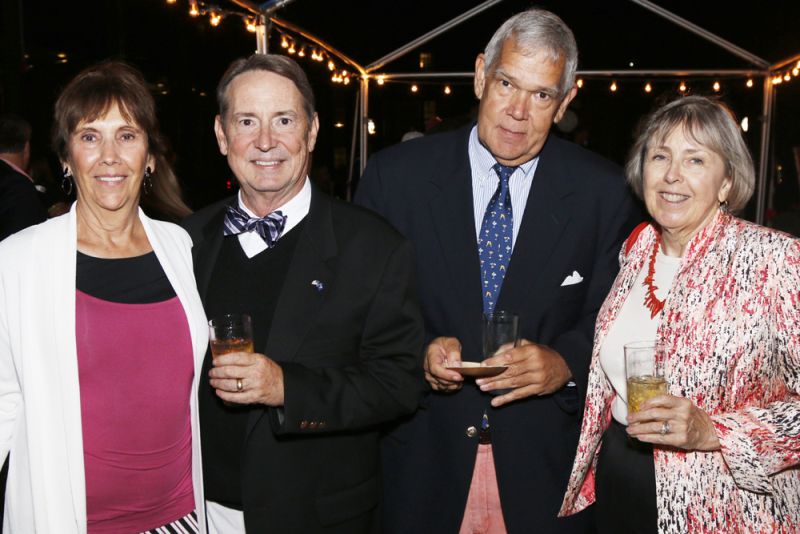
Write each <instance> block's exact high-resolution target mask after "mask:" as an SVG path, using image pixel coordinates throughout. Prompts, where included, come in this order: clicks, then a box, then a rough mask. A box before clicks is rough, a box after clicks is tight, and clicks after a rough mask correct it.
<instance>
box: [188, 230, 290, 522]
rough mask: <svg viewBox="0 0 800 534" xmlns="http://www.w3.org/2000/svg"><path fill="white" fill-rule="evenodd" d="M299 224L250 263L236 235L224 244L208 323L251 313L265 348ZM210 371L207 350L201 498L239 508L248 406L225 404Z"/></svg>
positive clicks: (259, 347) (258, 343) (256, 338)
mask: <svg viewBox="0 0 800 534" xmlns="http://www.w3.org/2000/svg"><path fill="white" fill-rule="evenodd" d="M302 226H303V222H300V224H298V225H297V226H296V227H294V228H292V230H291V231H290V232H288V233H287V234H285V235H284V236H282V237H281V238H280V240H279V241H278V243H277V244H276V245H275V246H274V247H273V248H271V249H267V250H265V251H263V252H261V253H260V254H257V255H255V256H253V257H252V258H249V259H248V257H247V256H246V255H245V253H244V251H243V250H242V247H241V245H240V244H239V240H238V238H237V237H236V236H229V237H225V238H224V239H223V240H222V249H221V250H220V253H219V256H218V258H217V262H216V264H215V265H214V270H213V273H212V275H211V283H210V284H209V287H208V295H207V297H206V313H207V314H208V318H209V319H211V318H214V317H216V316H219V315H224V314H226V313H245V314H247V315H249V316H250V318H251V319H252V321H253V343H254V346H255V350H256V352H264V350H265V348H266V346H267V336H268V335H269V329H270V325H271V324H272V316H273V313H274V312H275V303H276V302H277V300H278V296H279V295H280V291H281V288H282V286H283V281H284V279H285V277H286V273H287V272H288V270H289V264H290V263H291V260H292V255H293V253H294V249H295V246H296V245H297V242H298V238H299V235H300V233H301V232H302ZM220 231H222V229H221V228H220ZM209 369H211V351H210V350H209V351H207V352H206V357H205V361H204V362H203V371H202V374H201V375H200V391H199V405H200V417H201V424H200V437H201V442H202V446H203V479H204V482H205V495H206V499H208V500H210V501H214V502H217V503H220V504H223V505H225V506H228V507H230V508H236V509H238V510H241V509H242V489H241V456H242V448H243V445H244V438H245V430H246V428H247V418H248V415H249V413H250V408H248V407H243V406H228V405H226V404H224V403H223V402H222V400H221V399H220V398H219V397H217V395H216V393H215V392H214V389H213V388H212V387H211V385H210V384H209V378H208V371H209ZM253 409H257V408H253Z"/></svg>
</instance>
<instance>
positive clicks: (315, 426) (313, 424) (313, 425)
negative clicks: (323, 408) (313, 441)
mask: <svg viewBox="0 0 800 534" xmlns="http://www.w3.org/2000/svg"><path fill="white" fill-rule="evenodd" d="M308 428H310V429H311V430H314V429H315V428H317V422H316V421H311V422H310V423H308Z"/></svg>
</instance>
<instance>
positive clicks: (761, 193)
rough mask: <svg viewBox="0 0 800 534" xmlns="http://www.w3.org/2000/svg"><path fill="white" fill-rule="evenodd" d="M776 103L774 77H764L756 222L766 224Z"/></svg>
mask: <svg viewBox="0 0 800 534" xmlns="http://www.w3.org/2000/svg"><path fill="white" fill-rule="evenodd" d="M774 104H775V86H774V85H772V78H771V77H769V76H765V77H764V102H763V114H762V121H761V147H760V149H759V155H760V157H759V161H758V182H757V183H756V221H755V222H756V223H757V224H761V225H763V224H764V219H765V217H764V212H765V206H764V202H765V200H766V195H767V181H768V180H769V175H770V174H771V173H770V172H769V144H770V133H771V131H772V121H773V108H774Z"/></svg>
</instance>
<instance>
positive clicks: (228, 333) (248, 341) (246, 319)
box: [208, 313, 255, 356]
mask: <svg viewBox="0 0 800 534" xmlns="http://www.w3.org/2000/svg"><path fill="white" fill-rule="evenodd" d="M208 337H209V340H210V341H211V354H212V355H214V356H221V355H222V354H228V353H229V352H255V351H254V350H253V323H252V321H251V320H250V316H249V315H245V314H242V313H228V314H225V315H220V316H219V317H214V318H213V319H211V320H210V321H208Z"/></svg>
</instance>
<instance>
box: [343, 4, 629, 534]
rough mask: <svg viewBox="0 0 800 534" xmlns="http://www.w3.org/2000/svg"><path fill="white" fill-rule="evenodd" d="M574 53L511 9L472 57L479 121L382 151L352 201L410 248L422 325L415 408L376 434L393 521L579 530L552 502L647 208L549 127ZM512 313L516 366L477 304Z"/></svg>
mask: <svg viewBox="0 0 800 534" xmlns="http://www.w3.org/2000/svg"><path fill="white" fill-rule="evenodd" d="M577 60H578V52H577V46H576V44H575V39H574V37H573V35H572V32H571V31H570V29H569V28H568V27H567V26H566V25H565V24H564V22H563V21H561V19H559V18H558V17H557V16H556V15H554V14H553V13H550V12H548V11H545V10H541V9H531V10H528V11H525V12H523V13H520V14H518V15H516V16H514V17H512V18H511V19H509V20H508V21H506V22H505V23H504V24H503V25H502V26H501V27H500V29H499V30H498V31H497V32H496V33H495V34H494V36H493V37H492V39H491V41H490V42H489V44H488V46H487V47H486V50H485V53H483V54H480V55H479V56H478V57H477V60H476V62H475V82H474V86H475V94H476V96H477V97H478V99H479V100H480V106H479V111H478V120H477V124H473V125H470V126H469V127H468V128H465V129H463V130H460V131H456V132H452V133H446V134H441V135H432V136H426V137H424V138H422V139H415V140H412V141H408V142H406V143H402V144H401V145H397V146H395V147H392V148H390V149H388V150H385V151H383V152H381V153H378V154H376V155H375V156H374V157H373V158H372V159H371V161H370V163H369V164H368V166H367V169H366V171H365V173H364V176H363V177H362V180H361V184H360V185H359V189H358V192H357V196H356V201H357V202H359V203H361V204H362V205H364V206H366V207H369V208H372V209H374V210H376V211H377V212H378V213H380V214H382V215H383V216H385V217H386V218H387V219H388V220H389V221H390V222H391V223H392V224H394V226H395V227H396V228H397V229H398V230H400V232H401V233H403V234H404V235H405V236H406V237H407V238H408V239H410V240H411V242H412V244H413V245H414V249H415V255H416V259H417V277H418V279H419V281H420V299H421V303H422V311H423V317H424V319H425V327H426V343H427V351H426V361H425V371H426V374H425V376H426V379H427V381H428V383H429V385H430V390H429V393H428V395H426V397H425V399H424V400H423V403H422V405H421V409H420V410H418V411H417V413H416V414H415V415H414V416H413V417H411V418H409V419H408V420H406V421H404V422H403V423H402V424H400V425H398V426H397V428H396V429H395V430H394V431H393V432H392V433H391V434H390V435H389V436H388V437H386V439H384V442H383V445H384V446H383V453H384V458H383V459H384V472H385V483H384V488H385V499H386V504H385V506H384V520H383V527H384V532H386V533H389V534H391V533H407V532H417V533H421V534H428V533H431V534H433V533H444V532H452V533H456V532H459V531H460V532H461V533H469V534H473V533H486V534H500V533H504V532H509V533H512V534H514V533H529V532H536V533H537V534H548V533H567V532H569V533H583V532H587V531H589V529H591V518H590V517H588V515H587V514H586V513H583V514H578V515H576V516H572V517H570V518H566V519H557V518H556V514H557V512H558V509H559V506H560V504H561V499H562V497H563V494H564V490H565V488H566V483H567V478H568V476H569V472H570V468H571V466H572V461H573V459H574V455H575V447H576V445H577V439H578V435H579V432H580V425H581V415H582V395H583V391H584V390H583V387H584V385H585V384H586V379H587V374H588V367H589V361H590V357H591V350H592V335H593V328H594V319H595V315H596V313H597V311H598V309H599V307H600V305H601V303H602V302H603V299H604V298H605V296H606V294H607V293H608V290H609V288H610V287H611V283H612V281H613V280H614V277H615V275H616V273H617V253H618V252H619V250H620V246H621V243H622V240H623V239H624V238H625V236H627V235H628V232H629V231H630V229H631V228H633V226H634V225H635V223H636V222H638V217H637V215H636V214H637V210H636V209H635V207H634V202H633V200H632V197H631V196H630V195H629V193H628V191H627V189H626V187H625V184H624V180H623V178H622V175H621V173H620V171H619V169H618V168H617V167H616V166H615V165H613V164H611V163H609V162H607V161H605V160H603V159H601V158H599V157H598V156H596V155H594V154H591V153H589V152H587V151H585V150H583V149H581V148H580V147H578V146H576V145H573V144H571V143H568V142H566V141H563V140H561V139H559V138H557V137H556V136H554V135H550V128H551V126H552V125H553V123H555V122H558V121H559V120H560V118H561V117H562V116H563V114H564V112H565V111H566V109H567V106H568V105H569V103H570V101H571V100H572V99H573V98H574V96H575V94H576V92H577V88H576V87H575V70H576V67H577ZM495 310H498V311H500V310H503V311H509V312H513V313H516V314H518V315H519V324H520V333H521V336H522V338H523V340H522V342H521V344H520V346H519V347H517V348H514V349H513V350H508V351H506V352H504V353H502V354H500V355H497V356H495V357H493V358H491V359H488V360H487V361H486V362H485V363H486V364H487V365H491V366H501V365H505V366H507V369H506V370H505V371H504V372H503V373H501V374H499V375H497V376H495V377H492V378H480V379H477V380H465V379H464V378H463V377H462V375H461V374H459V373H458V372H456V371H455V370H452V369H448V367H455V366H458V365H459V362H460V361H478V362H479V361H481V360H483V359H484V357H485V356H486V355H484V354H483V351H482V340H481V315H482V313H491V312H493V311H495Z"/></svg>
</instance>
